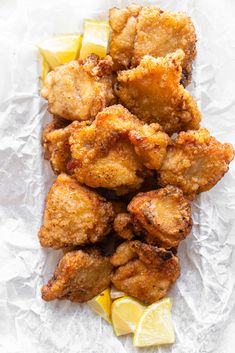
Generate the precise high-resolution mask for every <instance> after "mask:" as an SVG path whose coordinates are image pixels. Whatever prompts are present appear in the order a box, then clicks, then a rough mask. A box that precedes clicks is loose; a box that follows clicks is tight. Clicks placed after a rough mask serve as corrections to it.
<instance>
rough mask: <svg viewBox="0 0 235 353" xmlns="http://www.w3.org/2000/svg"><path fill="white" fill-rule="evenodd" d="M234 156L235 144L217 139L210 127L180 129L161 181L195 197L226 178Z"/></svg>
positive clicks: (190, 196)
mask: <svg viewBox="0 0 235 353" xmlns="http://www.w3.org/2000/svg"><path fill="white" fill-rule="evenodd" d="M233 158H234V149H233V147H232V145H230V144H229V143H224V144H223V143H221V142H219V141H217V140H216V139H215V138H214V137H211V136H210V133H209V131H208V130H206V129H200V130H198V131H187V132H181V133H180V134H179V135H178V137H177V138H176V140H175V142H174V144H173V145H171V146H169V147H168V152H167V156H166V158H165V160H164V163H163V165H162V167H161V170H160V174H159V175H160V176H159V182H160V184H161V185H162V186H165V185H167V184H170V185H175V186H178V187H179V188H181V189H182V190H183V192H184V194H185V195H186V196H187V197H188V198H190V199H193V198H194V197H195V196H196V194H198V193H200V192H203V191H207V190H210V189H211V188H212V187H213V186H214V185H215V184H216V183H217V182H218V181H219V180H220V179H221V178H222V177H223V175H224V174H225V173H226V172H227V171H228V169H229V162H231V161H232V159H233Z"/></svg>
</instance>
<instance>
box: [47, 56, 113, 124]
mask: <svg viewBox="0 0 235 353" xmlns="http://www.w3.org/2000/svg"><path fill="white" fill-rule="evenodd" d="M112 65H113V63H112V59H111V58H110V57H109V56H108V57H106V58H105V59H103V60H100V61H99V60H98V57H97V56H96V55H94V54H92V55H90V56H88V57H87V59H85V60H76V61H70V62H68V63H66V64H64V65H61V66H58V67H57V68H56V69H55V70H54V71H51V72H49V74H48V75H47V77H46V79H45V82H44V86H43V88H42V91H41V94H42V96H43V97H44V98H45V99H47V100H48V110H49V112H50V113H52V114H57V115H59V116H61V117H63V118H65V119H68V120H79V121H84V120H89V119H91V120H92V119H94V117H95V116H96V114H97V113H98V112H99V111H101V110H102V109H103V108H104V107H106V106H108V105H109V104H113V102H114V95H113V91H112Z"/></svg>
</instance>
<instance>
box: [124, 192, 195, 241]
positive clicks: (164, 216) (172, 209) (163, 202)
mask: <svg viewBox="0 0 235 353" xmlns="http://www.w3.org/2000/svg"><path fill="white" fill-rule="evenodd" d="M128 211H129V212H130V214H131V215H132V217H133V223H134V224H135V223H136V224H137V225H138V226H139V228H140V229H142V232H143V233H144V234H145V241H146V242H147V243H150V244H156V245H158V246H161V247H163V248H172V247H177V246H178V245H179V242H180V241H181V240H183V239H184V238H185V237H186V236H187V235H188V234H189V233H190V230H191V227H192V218H191V207H190V203H189V201H188V200H187V199H186V198H185V197H184V196H183V192H182V191H181V190H180V189H178V188H176V187H173V186H167V187H165V188H163V189H159V190H154V191H149V192H145V193H140V194H138V195H137V196H136V197H134V199H133V200H132V201H131V202H130V203H129V205H128Z"/></svg>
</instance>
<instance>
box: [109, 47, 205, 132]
mask: <svg viewBox="0 0 235 353" xmlns="http://www.w3.org/2000/svg"><path fill="white" fill-rule="evenodd" d="M183 59H184V53H183V51H182V50H177V51H176V52H175V53H173V54H169V55H167V56H166V57H159V58H158V59H155V58H153V57H152V56H144V57H143V59H141V61H140V64H139V66H137V67H136V68H134V69H131V70H127V71H121V72H119V73H118V77H117V81H118V83H117V84H116V94H117V96H118V97H119V98H120V100H121V103H122V104H123V105H124V106H125V107H126V108H128V109H129V110H130V112H132V113H133V114H135V115H136V116H137V117H138V118H139V119H140V120H144V121H145V122H146V123H153V122H155V123H156V122H157V123H159V124H160V125H161V126H162V127H163V130H164V131H165V132H166V133H168V134H173V133H174V132H179V131H181V130H188V129H192V130H194V129H195V130H196V129H198V128H199V124H200V120H201V114H200V112H199V110H198V107H197V104H196V102H195V100H194V99H193V98H192V96H191V95H190V94H189V92H188V91H186V90H185V89H184V87H183V86H182V85H181V84H180V78H181V73H182V67H181V63H182V62H183Z"/></svg>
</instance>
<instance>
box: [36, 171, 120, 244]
mask: <svg viewBox="0 0 235 353" xmlns="http://www.w3.org/2000/svg"><path fill="white" fill-rule="evenodd" d="M113 218H114V212H113V209H112V204H111V203H110V202H108V201H107V200H106V199H105V198H103V197H101V196H99V195H98V194H97V193H96V192H95V191H92V190H90V189H89V188H87V187H85V186H82V185H80V184H79V183H78V182H77V181H76V180H75V178H73V177H71V176H68V175H66V174H60V175H59V176H58V177H57V179H56V181H55V182H54V184H53V185H52V187H51V189H50V191H49V193H48V196H47V201H46V208H45V213H44V224H43V225H42V227H41V229H40V232H39V239H40V242H41V245H42V246H44V247H52V248H54V249H60V248H64V247H67V246H73V245H82V244H89V243H95V242H98V241H100V240H102V239H103V238H104V237H105V236H106V235H107V234H108V233H109V232H110V230H111V226H112V221H113Z"/></svg>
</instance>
